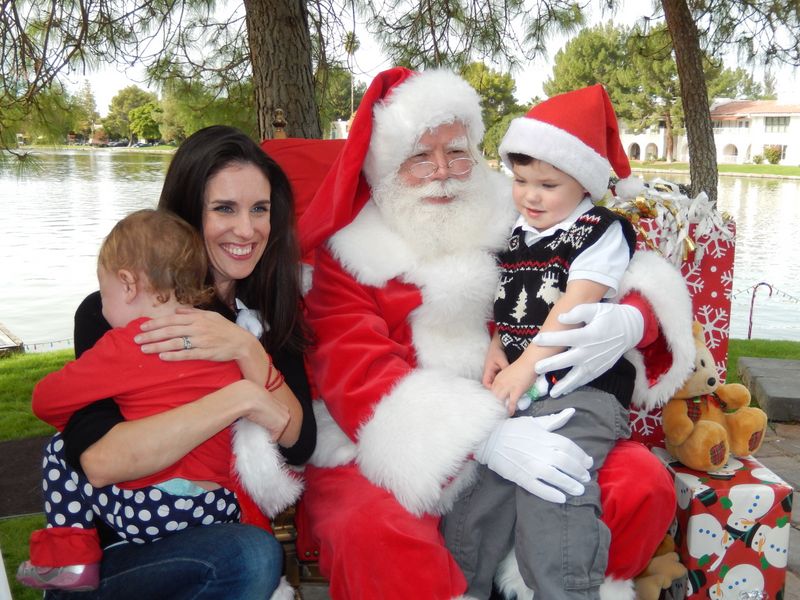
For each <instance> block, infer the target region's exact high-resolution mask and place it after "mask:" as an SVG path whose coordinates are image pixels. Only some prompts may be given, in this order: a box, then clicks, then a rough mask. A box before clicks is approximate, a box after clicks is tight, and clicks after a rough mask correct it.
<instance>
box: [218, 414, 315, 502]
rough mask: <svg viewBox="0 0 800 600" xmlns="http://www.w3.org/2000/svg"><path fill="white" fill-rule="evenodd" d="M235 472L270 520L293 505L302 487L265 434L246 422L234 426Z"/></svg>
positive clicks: (258, 427)
mask: <svg viewBox="0 0 800 600" xmlns="http://www.w3.org/2000/svg"><path fill="white" fill-rule="evenodd" d="M233 451H234V454H235V455H236V461H235V466H236V472H237V474H238V475H239V479H240V481H241V483H242V487H244V489H245V490H246V491H247V493H248V494H249V495H250V497H251V498H252V499H253V500H254V501H255V503H256V504H257V505H258V507H259V508H260V509H261V510H262V511H263V512H264V514H265V515H267V516H268V517H274V516H275V515H277V514H278V513H279V512H281V511H282V510H283V509H284V508H286V507H287V506H289V505H291V504H294V503H295V502H296V501H297V499H298V498H299V497H300V493H301V492H302V491H303V483H302V481H300V480H299V479H298V478H297V477H296V476H295V475H293V474H292V473H291V472H290V471H289V469H288V468H287V467H286V463H285V461H284V459H283V457H282V456H281V454H280V453H279V452H278V448H277V446H276V445H275V443H274V442H272V441H271V440H270V439H269V435H268V434H267V432H266V430H265V429H264V428H263V427H261V426H260V425H257V424H256V423H253V422H252V421H248V420H247V419H239V420H238V421H236V423H234V425H233Z"/></svg>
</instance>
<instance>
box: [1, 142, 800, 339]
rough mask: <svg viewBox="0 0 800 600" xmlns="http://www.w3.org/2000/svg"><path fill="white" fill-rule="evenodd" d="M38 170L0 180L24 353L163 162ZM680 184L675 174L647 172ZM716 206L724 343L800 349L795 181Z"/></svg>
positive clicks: (71, 298) (71, 307) (744, 187)
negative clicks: (728, 261) (729, 222)
mask: <svg viewBox="0 0 800 600" xmlns="http://www.w3.org/2000/svg"><path fill="white" fill-rule="evenodd" d="M39 158H40V160H41V165H42V169H40V170H38V171H37V172H36V173H29V174H27V175H24V176H21V177H17V175H16V174H10V173H0V210H1V211H2V212H0V214H1V215H2V220H1V221H0V222H1V223H2V229H1V230H0V323H3V324H4V325H5V326H6V327H7V328H8V329H10V330H11V331H12V332H13V333H14V334H15V335H17V336H18V337H20V338H21V339H22V340H23V341H24V342H25V343H26V345H27V347H28V349H29V350H48V349H51V348H57V347H64V346H69V345H71V343H72V316H73V314H74V312H75V309H76V308H77V306H78V304H79V303H80V301H81V300H82V299H83V298H84V297H85V296H86V294H87V293H89V292H90V291H92V290H95V289H97V281H96V277H95V265H96V255H97V250H98V247H99V245H100V242H101V240H102V239H103V237H104V236H105V235H106V234H107V233H108V231H109V230H110V229H111V227H112V226H113V225H114V223H116V222H117V221H118V220H119V219H120V218H121V217H123V216H125V215H126V214H128V213H129V212H131V211H133V210H136V209H139V208H152V207H154V206H155V205H156V203H157V201H158V196H159V193H160V190H161V184H162V181H163V177H164V173H165V171H166V167H167V165H168V163H169V160H170V155H168V154H155V153H143V152H128V151H125V150H120V149H104V150H93V151H87V150H65V151H59V152H51V153H42V154H40V155H39ZM657 176H658V177H666V178H668V179H671V180H673V181H678V182H685V181H686V176H684V175H666V176H665V175H663V174H656V173H646V174H645V178H646V179H649V178H651V177H657ZM719 197H720V200H719V208H720V210H723V211H726V212H728V213H730V214H731V215H733V216H734V219H735V220H736V226H737V239H736V259H735V267H734V284H733V289H734V292H737V291H738V292H739V293H738V294H736V293H735V295H734V298H733V307H732V317H731V335H732V337H735V338H746V337H747V330H748V320H749V312H750V299H751V291H750V290H749V289H748V288H751V287H752V286H753V285H755V284H757V283H759V282H761V281H763V282H767V283H769V284H771V285H772V286H773V289H774V292H773V296H772V297H771V298H770V297H768V293H767V290H766V289H765V288H763V287H762V288H760V289H759V292H758V294H757V296H756V300H755V311H754V314H753V328H752V337H758V338H767V339H784V340H797V341H800V304H798V303H797V300H795V299H797V298H800V260H798V259H797V257H795V255H794V251H795V250H796V249H797V248H799V247H800V245H798V242H797V238H798V237H800V181H795V180H773V179H750V178H740V177H735V178H734V177H723V178H721V181H720V192H719Z"/></svg>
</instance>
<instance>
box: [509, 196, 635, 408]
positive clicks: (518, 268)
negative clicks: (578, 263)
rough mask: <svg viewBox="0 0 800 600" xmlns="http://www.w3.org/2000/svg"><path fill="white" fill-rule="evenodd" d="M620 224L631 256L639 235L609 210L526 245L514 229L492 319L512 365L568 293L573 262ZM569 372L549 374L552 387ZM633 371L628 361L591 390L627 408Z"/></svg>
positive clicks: (589, 213)
mask: <svg viewBox="0 0 800 600" xmlns="http://www.w3.org/2000/svg"><path fill="white" fill-rule="evenodd" d="M615 221H617V222H619V223H620V225H622V231H623V234H624V235H625V240H626V241H627V242H628V251H629V253H630V256H633V250H634V247H635V244H636V234H635V232H634V230H633V227H631V224H630V223H629V222H628V221H627V220H626V219H625V218H624V217H620V216H619V215H616V214H615V213H613V212H611V211H610V210H608V209H606V208H603V207H600V206H594V207H592V208H591V209H590V210H588V211H587V212H585V213H584V214H582V215H581V216H580V217H578V219H577V220H576V221H575V223H574V224H573V225H572V227H570V228H569V229H567V230H566V231H564V230H561V229H559V230H557V231H556V232H555V233H554V234H553V235H551V236H547V237H544V238H540V239H538V240H536V241H535V242H534V243H533V244H532V245H531V246H527V245H526V244H525V233H524V232H523V231H522V229H521V228H516V229H515V230H514V231H513V233H512V234H511V237H510V238H509V239H508V246H507V248H506V250H505V251H503V252H501V253H500V255H499V256H498V262H499V266H500V286H499V287H498V290H497V295H496V297H495V303H494V320H495V325H496V327H497V332H498V334H499V336H500V341H501V343H502V344H503V348H504V350H505V353H506V357H507V358H508V360H509V362H514V361H515V360H516V359H517V358H519V356H520V355H521V354H522V352H523V350H525V348H526V347H527V346H528V344H530V341H531V339H533V338H534V337H535V336H536V334H537V333H539V328H540V327H541V326H542V324H543V323H544V321H545V319H546V318H547V315H548V313H549V312H550V310H551V309H552V308H553V305H554V304H555V303H556V301H557V300H558V299H559V298H560V297H561V294H563V293H564V291H565V290H566V289H567V280H568V277H569V269H570V266H571V265H572V262H573V261H574V260H575V259H576V258H577V257H578V256H579V255H580V254H582V253H583V252H585V251H586V250H587V249H588V248H590V247H591V246H592V245H593V244H594V243H595V242H597V241H598V240H599V239H600V237H602V235H603V234H604V233H605V232H606V230H607V229H608V228H609V227H610V226H611V224H612V223H613V222H615ZM566 372H567V371H565V370H562V371H554V372H552V373H548V374H547V379H548V381H549V382H550V386H551V387H552V385H553V383H554V382H555V381H558V380H559V379H560V378H561V377H563V376H564V375H565V374H566ZM634 378H635V372H634V368H633V365H631V363H629V362H628V361H627V360H625V359H624V358H622V359H620V360H619V361H617V363H616V364H614V366H613V367H611V369H609V370H608V371H606V372H605V373H604V374H603V375H601V376H600V377H598V378H597V379H595V380H594V381H592V382H591V384H590V385H591V386H592V387H595V388H598V389H601V390H603V391H606V392H609V393H612V394H614V395H615V396H616V397H617V399H618V400H619V401H620V403H622V404H623V405H624V406H628V405H629V404H630V399H631V394H632V392H633V382H634Z"/></svg>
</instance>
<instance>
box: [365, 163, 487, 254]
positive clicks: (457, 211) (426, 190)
mask: <svg viewBox="0 0 800 600" xmlns="http://www.w3.org/2000/svg"><path fill="white" fill-rule="evenodd" d="M490 193H491V191H490V190H489V189H488V185H487V180H486V177H485V175H484V173H483V172H482V169H481V167H480V165H476V167H475V169H474V170H473V171H472V174H471V175H470V177H469V178H468V179H464V180H458V179H447V180H445V181H432V182H430V183H426V184H423V185H421V186H409V185H407V184H406V183H404V182H402V181H400V179H399V177H394V178H392V179H391V180H389V181H386V182H385V183H384V184H383V185H380V186H378V187H375V188H373V190H372V199H373V201H374V202H375V204H376V205H377V207H378V209H379V210H380V212H381V216H382V217H383V219H384V221H385V222H386V224H387V225H388V226H389V227H390V228H391V229H393V230H394V231H395V232H397V233H398V234H399V235H400V236H401V237H402V238H403V239H404V240H405V241H406V242H408V244H409V245H410V246H411V247H412V248H413V249H415V250H416V251H417V253H418V254H419V255H421V256H422V257H433V256H441V255H443V254H451V253H455V252H459V251H461V250H464V249H471V248H478V247H481V246H482V245H483V240H484V239H485V237H486V231H487V226H486V224H487V222H488V219H490V218H492V214H491V213H492V205H493V203H492V202H490V201H489V194H490ZM442 196H447V197H450V198H452V200H451V201H450V202H447V203H444V204H435V203H431V202H426V201H425V198H437V197H442Z"/></svg>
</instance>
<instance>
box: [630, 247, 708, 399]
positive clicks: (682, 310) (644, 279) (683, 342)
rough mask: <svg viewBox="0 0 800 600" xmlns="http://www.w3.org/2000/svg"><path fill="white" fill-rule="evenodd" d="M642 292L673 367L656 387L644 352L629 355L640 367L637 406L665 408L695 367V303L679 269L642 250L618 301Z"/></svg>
mask: <svg viewBox="0 0 800 600" xmlns="http://www.w3.org/2000/svg"><path fill="white" fill-rule="evenodd" d="M631 291H635V292H638V293H640V294H641V295H642V296H643V297H644V299H645V300H647V302H648V303H649V304H650V306H651V307H652V309H653V312H654V313H655V316H656V318H657V319H658V323H659V325H660V326H661V331H662V333H663V334H664V337H665V338H666V341H667V346H668V350H669V352H670V354H671V358H672V364H671V365H670V367H669V369H668V370H667V371H666V373H664V374H662V375H661V377H660V378H659V379H658V381H656V382H655V383H654V384H651V382H649V381H648V379H647V375H646V372H645V365H644V359H643V357H642V355H641V353H640V352H639V351H638V350H636V349H633V350H630V351H628V352H626V353H625V358H627V359H628V360H629V361H631V363H633V366H634V367H636V382H635V385H634V390H633V401H632V402H633V404H634V406H637V407H641V408H646V409H648V410H649V409H652V408H657V407H660V406H663V405H664V403H666V401H667V400H669V399H670V398H671V397H672V394H673V393H675V391H677V389H678V388H679V387H680V386H681V385H682V384H683V382H684V380H685V379H686V377H687V376H688V375H689V373H690V372H691V370H692V369H693V368H694V357H695V345H694V338H693V337H692V321H693V317H692V300H691V298H690V296H689V291H688V290H687V289H686V282H685V281H684V279H683V277H682V276H681V274H680V272H679V271H678V269H677V268H675V267H674V266H673V265H672V264H671V263H670V262H669V261H667V260H666V259H664V258H662V257H661V256H659V255H658V254H656V253H655V252H642V251H638V252H636V253H635V254H634V255H633V259H632V260H631V262H630V265H629V266H628V270H627V271H625V275H624V276H623V278H622V281H621V282H620V289H619V294H618V296H617V297H618V298H623V297H624V296H625V294H627V293H628V292H631Z"/></svg>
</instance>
